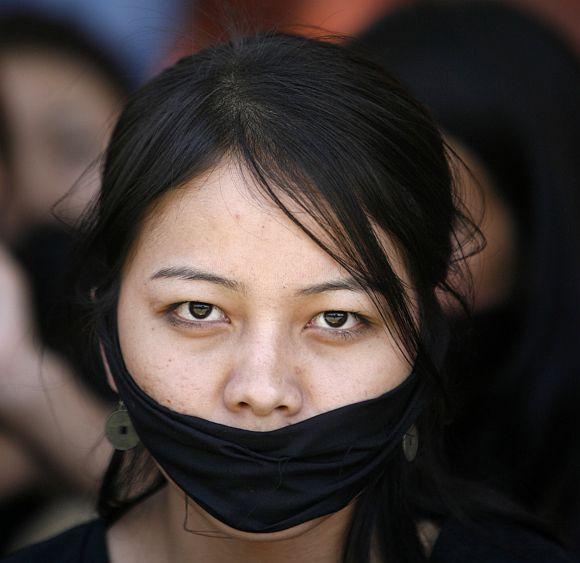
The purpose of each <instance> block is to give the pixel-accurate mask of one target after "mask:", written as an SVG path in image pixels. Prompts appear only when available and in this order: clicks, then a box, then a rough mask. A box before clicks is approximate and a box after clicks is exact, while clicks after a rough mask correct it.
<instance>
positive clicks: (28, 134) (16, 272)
mask: <svg viewBox="0 0 580 563" xmlns="http://www.w3.org/2000/svg"><path fill="white" fill-rule="evenodd" d="M132 87H133V84H132V83H131V81H130V79H129V78H128V77H127V75H126V73H125V72H124V70H123V67H122V66H120V65H119V64H118V63H117V62H116V61H115V60H114V59H111V58H110V57H108V56H107V55H106V54H105V52H104V51H103V50H102V49H100V48H99V47H98V46H97V45H96V44H94V43H92V42H91V41H90V40H89V39H88V38H87V37H86V36H85V35H83V33H82V32H81V31H80V30H78V29H75V28H74V27H71V26H70V25H68V24H66V23H64V22H61V21H59V20H54V19H49V18H46V17H40V16H37V15H33V14H30V13H24V12H18V13H3V14H0V100H1V102H2V104H3V107H4V112H3V120H2V123H3V129H4V131H3V132H4V135H3V137H4V139H5V142H3V143H2V148H3V151H2V167H1V170H2V172H3V174H2V176H1V180H2V186H1V189H0V199H1V201H2V212H1V214H0V236H1V239H0V286H1V291H0V460H1V461H0V483H1V486H0V502H2V504H1V505H0V518H1V522H2V529H3V533H2V540H1V542H0V549H2V548H6V547H7V545H9V544H10V542H11V541H12V540H13V539H14V537H15V536H17V535H19V534H21V533H22V531H23V529H25V527H26V526H25V522H26V521H28V520H30V517H31V515H33V514H35V511H36V510H37V509H39V508H43V507H45V504H46V501H47V500H48V499H53V498H54V497H55V495H56V496H57V497H58V498H63V497H62V494H63V492H64V493H67V494H66V495H65V496H66V497H68V496H69V495H68V492H70V491H76V492H80V493H81V494H89V495H90V494H94V493H95V491H96V488H97V485H98V482H99V479H100V477H101V475H102V472H103V469H104V467H105V465H106V463H107V461H108V456H109V454H110V448H109V447H108V444H106V443H105V442H104V441H103V440H101V438H102V431H101V430H100V429H101V428H102V421H103V420H104V418H105V416H106V412H107V408H108V407H107V405H108V401H109V400H110V394H109V393H108V390H107V389H106V386H104V385H102V384H100V383H99V381H98V380H97V379H94V378H93V379H90V378H88V377H87V375H86V372H84V371H82V370H81V369H80V368H79V366H78V365H77V364H75V363H74V362H73V361H72V359H71V357H70V354H69V348H68V340H69V338H68V336H69V335H68V334H67V317H66V311H65V299H66V297H67V287H66V274H67V271H68V268H69V262H70V244H71V240H72V237H71V232H70V231H69V230H68V229H65V228H64V227H63V224H64V223H63V220H66V222H67V223H69V222H70V223H72V222H74V220H75V219H76V217H78V215H79V214H80V213H81V212H82V210H83V209H84V207H85V205H86V203H87V201H88V200H89V199H91V198H92V197H93V196H94V195H95V194H96V192H97V190H98V178H97V176H98V170H97V166H96V165H94V163H95V162H96V161H97V159H98V157H99V155H100V153H101V151H102V149H103V148H104V146H105V145H106V143H107V141H108V137H109V134H110V128H111V125H112V124H113V123H114V120H115V118H116V115H117V113H118V112H119V110H120V108H121V106H122V103H123V100H124V98H125V96H126V95H127V93H128V92H129V91H130V90H131V88H132ZM71 189H72V191H71ZM69 191H70V192H71V195H70V197H68V198H67V199H66V202H65V203H64V205H60V206H59V205H58V203H59V202H60V201H61V200H62V198H63V197H64V196H65V195H66V194H67V193H69ZM55 206H56V212H55ZM57 216H59V218H57ZM97 429H99V430H97ZM73 506H74V505H73ZM72 510H73V515H72V516H71V517H72V518H76V517H78V514H77V513H76V512H75V511H76V508H73V509H72ZM49 520H50V518H49ZM69 523H70V520H69V521H66V522H64V523H58V522H55V523H54V525H56V526H59V525H61V526H63V525H64V526H66V525H68V524H69ZM51 526H52V524H51V523H50V522H49V528H48V530H41V531H40V532H39V533H40V534H43V533H47V532H49V531H53V530H54V528H52V527H51ZM30 539H35V538H34V537H33V538H30ZM23 541H25V540H23Z"/></svg>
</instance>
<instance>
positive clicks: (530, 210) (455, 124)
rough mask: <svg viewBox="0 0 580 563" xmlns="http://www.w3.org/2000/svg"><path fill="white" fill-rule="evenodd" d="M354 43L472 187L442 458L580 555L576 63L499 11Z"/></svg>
mask: <svg viewBox="0 0 580 563" xmlns="http://www.w3.org/2000/svg"><path fill="white" fill-rule="evenodd" d="M362 40H363V43H364V44H365V45H366V46H367V47H370V48H371V49H372V50H374V52H375V53H376V54H377V55H378V58H379V60H380V61H381V62H382V63H383V64H384V65H385V66H386V67H387V68H388V69H390V70H391V71H393V72H394V73H395V74H396V75H397V76H399V77H400V79H401V80H402V81H403V83H404V84H405V85H407V86H408V87H409V88H410V90H411V91H412V92H413V93H414V94H415V95H416V96H417V97H418V98H419V99H420V100H421V101H422V102H424V103H425V104H426V105H427V107H429V108H430V109H431V110H432V112H433V114H434V115H435V117H436V118H437V119H438V121H439V122H440V124H441V125H442V127H443V128H444V129H445V130H446V131H447V132H448V133H449V134H450V135H451V136H452V137H453V138H454V139H455V140H456V141H457V142H458V143H459V145H460V148H459V152H460V154H462V155H463V158H464V159H465V160H466V162H467V163H468V164H469V165H470V166H471V168H472V171H473V173H474V176H475V178H472V179H468V181H467V182H465V183H464V185H465V187H466V190H467V194H466V196H467V197H466V203H467V204H468V205H469V206H470V207H471V210H472V212H474V214H475V215H476V216H477V215H480V216H482V224H481V227H482V230H483V234H484V235H485V236H486V238H487V241H488V246H487V248H486V249H485V250H484V252H483V253H481V254H479V255H477V256H474V257H473V258H472V259H471V261H470V267H471V269H472V271H473V274H474V278H475V284H474V303H475V314H474V316H473V318H472V319H467V320H460V319H457V320H456V323H457V325H458V327H460V326H464V327H465V328H466V330H467V331H468V332H469V333H470V334H469V337H468V338H467V339H465V338H464V339H462V340H461V341H458V342H456V343H455V345H454V346H452V348H451V352H450V357H449V369H450V370H451V372H452V373H453V374H454V377H455V381H456V390H457V394H458V402H459V404H461V409H460V410H459V412H458V417H457V418H456V420H455V421H454V422H453V424H452V425H451V428H450V436H451V437H450V440H449V443H448V449H449V452H450V453H451V454H452V456H453V459H454V461H455V464H456V465H457V466H458V467H461V468H462V469H463V470H464V471H465V472H467V473H468V474H470V475H471V476H477V477H479V478H485V479H487V480H489V481H492V482H495V483H496V484H501V485H502V486H503V487H504V488H506V489H507V490H508V491H510V492H511V493H512V494H514V495H515V496H516V497H517V498H518V499H520V500H523V501H524V502H525V503H526V504H527V505H528V506H529V507H531V508H533V509H534V510H536V511H537V512H538V513H541V514H542V515H544V516H547V517H548V518H550V519H551V521H552V522H554V523H555V524H556V525H557V526H558V527H559V528H560V529H561V530H563V531H564V530H565V531H566V532H567V533H568V534H569V535H571V536H572V537H573V538H574V541H575V542H576V544H577V545H580V443H579V442H578V440H577V437H578V435H580V358H579V357H578V355H577V348H578V335H579V334H580V228H579V226H580V205H579V198H580V158H578V147H580V108H579V100H580V72H579V66H578V61H577V59H576V58H575V56H574V54H573V53H572V51H571V50H570V49H569V48H568V46H567V45H566V44H565V43H564V42H563V41H562V40H561V39H560V38H559V37H558V36H557V34H556V33H554V32H553V31H551V30H550V29H547V28H545V27H544V26H543V25H540V24H539V23H538V22H537V21H535V20H534V19H532V18H531V17H529V16H526V15H525V14H523V13H521V12H519V11H516V10H514V9H512V8H509V7H506V6H505V5H502V4H501V3H499V2H493V3H492V2H426V3H421V4H417V5H415V6H413V7H409V8H405V9H402V10H400V11H399V12H396V13H393V14H391V15H389V16H387V17H386V18H384V19H383V20H382V21H380V22H378V23H377V24H376V25H374V26H373V27H371V28H370V29H369V30H368V31H367V32H366V33H365V34H364V35H363V38H362ZM478 190H481V191H482V195H483V200H481V199H480V198H479V195H478V193H477V192H478ZM470 191H471V193H470ZM482 203H483V210H482V209H481V205H482ZM482 211H483V213H481V212H482Z"/></svg>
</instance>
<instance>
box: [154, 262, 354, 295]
mask: <svg viewBox="0 0 580 563" xmlns="http://www.w3.org/2000/svg"><path fill="white" fill-rule="evenodd" d="M150 279H152V280H159V279H178V280H185V281H206V282H210V283H215V284H217V285H221V286H222V287H225V288H227V289H230V290H232V291H237V292H240V293H245V292H247V288H246V286H245V285H244V284H243V283H240V282H238V281H236V280H232V279H229V278H226V277H223V276H218V275H216V274H212V273H211V272H206V271H204V270H199V269H197V268H192V267H190V266H170V267H166V268H161V269H160V270H158V271H157V272H155V273H154V274H153V275H152V276H151V278H150ZM344 290H347V291H355V292H358V293H363V292H364V291H365V290H364V288H363V287H361V285H360V284H359V283H358V282H357V281H356V280H355V279H354V278H352V277H346V278H343V279H337V280H330V281H327V282H323V283H317V284H313V285H309V286H306V287H302V288H300V289H298V290H297V291H296V295H300V296H307V295H317V294H320V293H326V292H328V291H344Z"/></svg>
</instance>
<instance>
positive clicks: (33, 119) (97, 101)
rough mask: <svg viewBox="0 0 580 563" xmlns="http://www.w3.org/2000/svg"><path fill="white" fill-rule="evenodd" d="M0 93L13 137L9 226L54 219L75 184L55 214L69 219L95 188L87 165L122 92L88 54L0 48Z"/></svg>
mask: <svg viewBox="0 0 580 563" xmlns="http://www.w3.org/2000/svg"><path fill="white" fill-rule="evenodd" d="M0 73H1V74H0V78H1V86H0V94H1V96H2V99H3V103H4V106H5V111H6V119H7V126H8V127H7V129H8V133H9V136H10V142H11V182H12V183H13V186H12V190H11V191H12V192H13V197H12V198H11V210H10V216H9V218H8V219H7V221H8V230H9V232H10V233H11V234H12V235H13V236H16V237H18V236H19V235H20V234H21V233H22V232H23V231H25V230H26V229H27V228H29V227H31V226H34V225H36V224H39V223H46V222H47V221H51V220H53V219H52V215H51V211H52V207H53V206H54V204H55V203H57V202H58V201H59V199H60V198H61V197H63V196H64V195H65V194H67V192H68V191H69V190H70V189H71V187H73V186H74V185H75V183H76V182H77V181H78V180H79V178H80V177H81V176H82V175H83V174H84V173H85V172H86V175H85V176H83V178H82V180H81V181H80V182H79V183H78V186H76V187H75V190H74V192H73V193H72V194H71V196H70V199H67V200H66V201H65V202H63V205H62V208H61V207H60V206H59V207H58V212H59V215H60V214H61V213H62V214H63V215H64V216H65V217H66V218H71V219H74V218H75V217H77V216H78V215H79V213H80V212H81V211H82V209H83V208H84V205H85V204H86V202H87V201H88V200H89V199H90V198H91V197H92V196H93V195H94V193H95V191H96V189H97V188H98V183H97V173H96V170H94V171H89V172H87V168H88V167H89V166H90V165H91V164H92V163H93V161H94V160H95V159H96V158H97V157H98V156H99V154H100V152H101V151H102V150H103V149H104V147H105V145H106V143H107V140H108V137H109V133H110V129H111V127H112V125H113V123H114V119H115V116H116V114H117V111H118V110H119V108H120V103H121V100H120V95H119V94H118V93H117V91H116V90H115V89H114V87H113V86H112V85H110V84H108V83H107V80H106V78H105V77H104V76H103V75H101V74H100V73H99V72H98V71H96V70H95V69H94V67H93V66H92V65H91V63H90V62H85V61H83V60H82V59H81V58H77V57H75V56H73V55H68V54H66V53H64V52H62V53H61V52H58V51H56V50H54V51H50V50H44V51H43V52H42V51H41V50H40V49H39V48H37V49H34V50H33V49H32V48H30V49H23V48H19V50H18V51H16V50H14V51H6V52H4V53H3V54H2V55H1V56H0Z"/></svg>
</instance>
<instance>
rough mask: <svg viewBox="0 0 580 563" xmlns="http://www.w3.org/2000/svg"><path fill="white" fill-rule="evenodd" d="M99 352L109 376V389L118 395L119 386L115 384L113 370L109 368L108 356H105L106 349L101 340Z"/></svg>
mask: <svg viewBox="0 0 580 563" xmlns="http://www.w3.org/2000/svg"><path fill="white" fill-rule="evenodd" d="M99 352H100V354H101V361H102V362H103V366H104V368H105V373H106V374H107V382H108V384H109V387H110V388H111V389H112V390H113V391H114V392H115V393H117V394H119V391H118V389H117V385H116V384H115V380H114V379H113V374H112V373H111V368H110V367H109V362H108V360H107V356H106V355H105V348H104V347H103V343H102V342H101V341H100V340H99Z"/></svg>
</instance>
